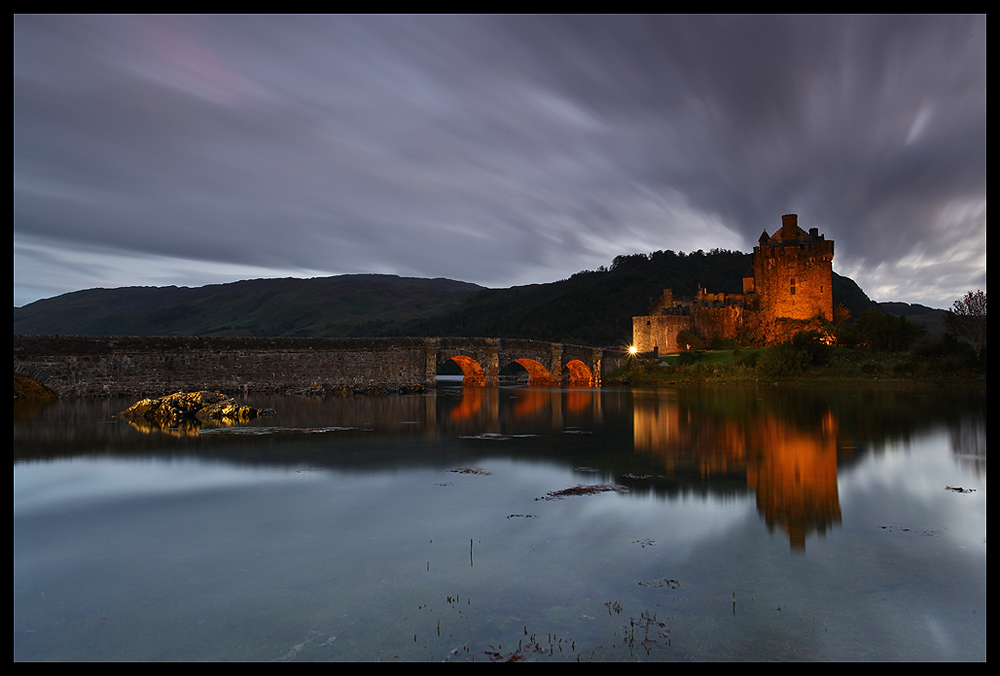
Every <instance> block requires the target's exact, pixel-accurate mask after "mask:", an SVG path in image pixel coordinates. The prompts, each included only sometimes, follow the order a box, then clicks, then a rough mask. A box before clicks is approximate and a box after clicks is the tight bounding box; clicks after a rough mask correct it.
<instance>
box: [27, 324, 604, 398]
mask: <svg viewBox="0 0 1000 676" xmlns="http://www.w3.org/2000/svg"><path fill="white" fill-rule="evenodd" d="M617 359H618V356H617V353H616V352H615V351H608V350H602V349H600V348H590V347H583V346H578V345H565V344H563V343H551V342H546V341H538V340H520V339H500V338H198V337H148V336H23V335H16V336H14V371H15V372H17V373H23V374H24V375H28V376H31V377H33V378H35V379H36V380H38V381H39V382H42V383H43V384H45V385H47V386H49V387H51V388H52V389H53V390H55V391H56V392H58V393H59V394H60V396H82V397H93V396H111V395H128V396H133V395H135V396H162V395H164V394H171V393H173V392H176V391H179V390H187V391H193V390H203V389H217V390H221V391H224V392H232V393H246V392H283V391H285V390H288V389H292V388H300V387H304V386H309V385H314V384H331V385H371V384H380V385H386V386H400V385H416V384H422V385H425V386H428V387H434V386H435V385H436V381H437V373H438V371H439V369H440V367H441V365H442V364H444V363H445V362H447V361H449V360H454V361H456V362H457V363H459V365H460V366H462V369H463V372H465V373H466V374H467V375H470V374H471V375H473V376H474V377H472V378H470V379H469V380H468V384H471V385H496V384H497V383H498V380H499V372H500V371H501V370H502V369H503V368H505V367H506V366H507V365H509V364H511V363H514V362H517V363H520V364H521V365H522V366H524V367H525V368H526V369H527V370H528V372H529V374H531V376H532V379H533V382H535V383H536V384H547V383H559V382H562V380H563V374H564V372H565V371H567V370H568V372H569V375H570V378H571V381H572V383H573V384H579V385H591V386H599V385H600V382H601V376H602V375H603V374H604V373H606V372H608V371H610V370H612V369H613V368H615V367H616V366H617V361H616V360H617Z"/></svg>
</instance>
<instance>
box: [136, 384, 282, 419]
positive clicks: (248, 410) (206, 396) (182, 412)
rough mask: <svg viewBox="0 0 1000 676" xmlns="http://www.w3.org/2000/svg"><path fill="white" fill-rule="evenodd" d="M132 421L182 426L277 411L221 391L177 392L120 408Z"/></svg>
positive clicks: (249, 417)
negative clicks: (243, 400)
mask: <svg viewBox="0 0 1000 676" xmlns="http://www.w3.org/2000/svg"><path fill="white" fill-rule="evenodd" d="M120 415H121V417H122V418H125V419H126V420H128V421H130V422H140V421H142V422H147V423H152V424H154V425H159V426H162V427H179V426H182V425H186V424H190V423H192V422H195V421H197V422H201V423H209V422H214V423H234V422H247V421H249V420H251V419H253V418H259V417H263V416H267V415H274V409H273V408H264V409H261V408H253V407H251V406H243V405H242V404H239V403H238V402H237V401H236V400H235V399H233V398H231V397H228V396H226V395H224V394H222V393H221V392H210V391H205V392H175V393H174V394H171V395H167V396H166V397H160V398H159V399H143V400H142V401H138V402H136V403H135V404H132V406H130V407H129V408H128V409H126V410H124V411H122V412H121V414H120Z"/></svg>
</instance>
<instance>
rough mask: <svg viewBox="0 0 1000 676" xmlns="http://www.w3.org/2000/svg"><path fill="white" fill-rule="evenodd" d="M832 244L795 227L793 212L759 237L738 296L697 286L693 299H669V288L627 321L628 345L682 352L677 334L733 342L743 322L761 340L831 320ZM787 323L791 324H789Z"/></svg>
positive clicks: (816, 232)
mask: <svg viewBox="0 0 1000 676" xmlns="http://www.w3.org/2000/svg"><path fill="white" fill-rule="evenodd" d="M832 283H833V240H828V239H826V238H825V237H824V236H823V235H821V234H819V230H818V229H817V228H812V229H810V230H809V232H806V231H804V230H803V229H802V228H800V227H799V226H798V216H797V215H796V214H786V215H784V216H782V217H781V228H780V229H779V230H778V231H777V232H776V233H774V235H773V236H769V235H768V234H767V231H766V230H765V231H764V233H763V234H762V235H761V236H760V240H759V242H758V245H757V246H755V247H754V249H753V255H752V256H751V269H750V271H749V272H748V274H747V276H746V277H744V278H743V293H742V294H724V293H709V292H708V291H706V290H705V289H702V288H701V286H700V285H699V287H698V295H697V297H695V298H694V299H687V300H685V299H677V298H674V295H673V291H672V290H671V289H664V290H663V295H662V296H660V297H659V298H655V299H651V301H650V309H649V314H648V315H645V316H642V317H633V318H632V344H633V345H634V346H635V347H636V349H637V350H638V351H639V352H650V351H652V350H654V349H655V350H658V351H659V352H661V353H665V352H677V351H680V350H684V349H686V345H680V344H678V341H677V335H678V334H679V333H680V332H682V331H690V332H692V333H695V334H697V335H698V336H700V337H701V338H703V339H704V340H705V341H711V340H712V339H713V338H717V337H720V338H735V337H736V335H737V333H738V332H739V330H740V328H741V327H742V326H743V323H744V322H745V321H753V323H754V324H755V325H756V326H758V327H760V331H761V335H762V338H763V340H764V341H765V342H777V341H779V340H781V339H785V338H787V337H788V336H789V335H790V334H791V333H794V332H795V331H796V330H799V329H800V328H801V327H800V326H797V325H796V324H795V323H796V322H804V321H809V320H813V319H816V318H817V317H822V318H823V319H824V320H825V321H831V320H832V319H833V289H832ZM789 320H791V322H789Z"/></svg>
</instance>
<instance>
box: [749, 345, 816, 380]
mask: <svg viewBox="0 0 1000 676" xmlns="http://www.w3.org/2000/svg"><path fill="white" fill-rule="evenodd" d="M811 361H812V357H811V356H810V354H809V352H808V351H807V350H804V349H802V348H798V347H794V346H793V345H791V344H790V343H783V344H781V345H778V346H776V347H772V348H770V349H768V350H765V351H764V352H763V353H761V354H760V357H759V358H758V359H757V372H758V373H760V374H761V375H765V376H795V375H799V374H801V373H802V372H804V371H805V368H806V366H808V365H809V364H810V362H811Z"/></svg>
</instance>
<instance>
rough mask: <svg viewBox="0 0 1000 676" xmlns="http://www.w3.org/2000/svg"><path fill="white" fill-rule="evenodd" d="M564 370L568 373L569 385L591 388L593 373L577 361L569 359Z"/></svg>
mask: <svg viewBox="0 0 1000 676" xmlns="http://www.w3.org/2000/svg"><path fill="white" fill-rule="evenodd" d="M566 369H567V370H568V371H569V384H570V385H577V386H581V385H582V386H585V387H592V386H593V384H594V373H593V371H591V370H590V368H589V367H588V366H587V365H586V364H584V363H583V362H582V361H580V360H579V359H571V360H570V361H568V362H566Z"/></svg>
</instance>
